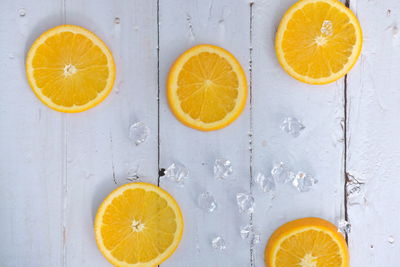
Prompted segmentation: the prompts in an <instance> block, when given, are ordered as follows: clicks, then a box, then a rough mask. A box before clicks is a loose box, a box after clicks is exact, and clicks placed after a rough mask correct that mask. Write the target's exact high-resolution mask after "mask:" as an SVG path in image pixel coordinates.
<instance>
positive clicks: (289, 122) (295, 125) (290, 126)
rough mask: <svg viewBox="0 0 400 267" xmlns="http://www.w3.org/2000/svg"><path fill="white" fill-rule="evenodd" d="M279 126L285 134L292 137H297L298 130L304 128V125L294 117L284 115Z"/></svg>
mask: <svg viewBox="0 0 400 267" xmlns="http://www.w3.org/2000/svg"><path fill="white" fill-rule="evenodd" d="M280 128H281V129H282V131H284V132H285V133H287V134H290V135H291V136H293V137H298V136H299V135H300V132H301V131H302V130H304V129H305V128H306V127H305V126H304V125H303V124H302V123H301V122H300V121H299V120H298V119H296V118H293V117H286V118H285V119H284V120H283V122H282V124H281V126H280Z"/></svg>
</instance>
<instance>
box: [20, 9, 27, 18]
mask: <svg viewBox="0 0 400 267" xmlns="http://www.w3.org/2000/svg"><path fill="white" fill-rule="evenodd" d="M18 15H19V16H20V17H25V16H26V11H25V8H20V9H18Z"/></svg>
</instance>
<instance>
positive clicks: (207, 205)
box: [197, 192, 217, 213]
mask: <svg viewBox="0 0 400 267" xmlns="http://www.w3.org/2000/svg"><path fill="white" fill-rule="evenodd" d="M197 204H198V205H199V207H200V208H201V209H202V210H205V211H207V212H210V213H211V212H213V211H214V210H215V209H216V208H217V203H216V202H215V199H214V197H213V196H212V195H211V194H210V193H209V192H203V193H201V194H200V195H199V196H198V198H197Z"/></svg>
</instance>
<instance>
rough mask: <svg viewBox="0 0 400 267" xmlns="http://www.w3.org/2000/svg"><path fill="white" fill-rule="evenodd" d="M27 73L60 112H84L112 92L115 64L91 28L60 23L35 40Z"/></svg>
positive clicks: (42, 97)
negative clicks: (89, 29)
mask: <svg viewBox="0 0 400 267" xmlns="http://www.w3.org/2000/svg"><path fill="white" fill-rule="evenodd" d="M26 75H27V78H28V82H29V84H30V86H31V87H32V90H33V92H34V93H35V94H36V96H37V97H38V98H39V99H40V100H41V101H42V102H43V103H44V104H45V105H47V106H48V107H50V108H52V109H55V110H58V111H61V112H81V111H84V110H87V109H89V108H92V107H94V106H96V105H97V104H99V103H100V102H101V101H103V100H104V98H106V97H107V95H108V94H109V93H110V91H111V89H112V87H113V84H114V80H115V64H114V59H113V57H112V54H111V52H110V50H109V49H108V48H107V46H106V45H105V44H104V43H103V41H102V40H100V39H99V38H98V37H97V36H96V35H94V34H93V33H92V32H90V31H88V30H86V29H84V28H82V27H79V26H75V25H61V26H58V27H55V28H52V29H50V30H48V31H46V32H44V33H43V34H42V35H41V36H40V37H39V38H38V39H36V41H35V42H34V43H33V45H32V47H31V48H30V50H29V52H28V55H27V58H26Z"/></svg>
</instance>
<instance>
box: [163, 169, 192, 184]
mask: <svg viewBox="0 0 400 267" xmlns="http://www.w3.org/2000/svg"><path fill="white" fill-rule="evenodd" d="M164 177H165V178H167V179H169V180H170V181H171V182H174V183H176V184H178V185H180V186H183V185H184V183H185V180H186V179H187V178H188V177H189V170H188V169H187V168H186V167H185V166H184V165H182V164H180V163H172V164H171V165H170V166H169V167H168V168H167V169H166V170H165V176H164Z"/></svg>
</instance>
